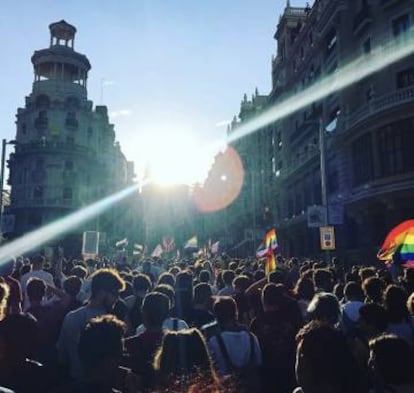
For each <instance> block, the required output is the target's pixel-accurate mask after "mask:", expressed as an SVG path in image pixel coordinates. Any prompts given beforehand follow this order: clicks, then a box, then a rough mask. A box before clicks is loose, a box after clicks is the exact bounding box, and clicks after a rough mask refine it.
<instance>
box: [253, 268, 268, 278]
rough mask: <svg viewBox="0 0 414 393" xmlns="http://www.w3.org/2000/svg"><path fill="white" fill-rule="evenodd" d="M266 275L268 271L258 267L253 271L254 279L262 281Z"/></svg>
mask: <svg viewBox="0 0 414 393" xmlns="http://www.w3.org/2000/svg"><path fill="white" fill-rule="evenodd" d="M265 277H266V273H265V271H264V270H262V269H258V270H256V271H255V272H254V273H253V281H260V280H261V279H262V278H265Z"/></svg>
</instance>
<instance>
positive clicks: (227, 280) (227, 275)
mask: <svg viewBox="0 0 414 393" xmlns="http://www.w3.org/2000/svg"><path fill="white" fill-rule="evenodd" d="M234 277H235V273H234V271H233V270H225V271H224V272H223V282H224V284H225V285H231V284H232V282H233V279H234Z"/></svg>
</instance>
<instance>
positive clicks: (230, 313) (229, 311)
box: [213, 296, 238, 326]
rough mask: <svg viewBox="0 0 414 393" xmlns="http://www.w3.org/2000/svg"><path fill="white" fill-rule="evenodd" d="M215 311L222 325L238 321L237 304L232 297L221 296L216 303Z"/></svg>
mask: <svg viewBox="0 0 414 393" xmlns="http://www.w3.org/2000/svg"><path fill="white" fill-rule="evenodd" d="M213 311H214V315H215V316H216V318H217V322H218V324H219V325H220V326H228V325H234V324H236V323H237V319H238V310H237V304H236V302H235V300H234V299H233V298H232V297H230V296H220V297H219V298H218V299H217V300H216V301H215V303H214V307H213Z"/></svg>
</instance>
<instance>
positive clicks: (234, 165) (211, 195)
mask: <svg viewBox="0 0 414 393" xmlns="http://www.w3.org/2000/svg"><path fill="white" fill-rule="evenodd" d="M243 179H244V170H243V164H242V161H241V159H240V156H239V154H238V153H237V151H236V150H234V149H233V148H232V147H231V146H229V147H227V149H226V150H225V151H224V152H222V153H219V154H218V155H217V156H216V159H215V162H214V164H213V166H212V168H211V170H210V173H209V176H208V178H207V180H206V182H205V183H204V185H203V187H200V188H196V189H195V190H194V194H193V197H194V202H195V204H196V205H197V208H198V209H199V210H200V211H201V212H205V213H206V212H215V211H218V210H221V209H224V208H226V207H227V206H229V205H230V204H231V203H232V202H233V201H234V200H235V199H236V198H237V197H238V195H239V194H240V191H241V188H242V186H243Z"/></svg>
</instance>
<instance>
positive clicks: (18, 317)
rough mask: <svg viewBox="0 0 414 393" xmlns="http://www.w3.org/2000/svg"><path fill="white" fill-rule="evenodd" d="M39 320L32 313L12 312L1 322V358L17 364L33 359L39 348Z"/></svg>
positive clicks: (10, 363) (11, 363)
mask: <svg viewBox="0 0 414 393" xmlns="http://www.w3.org/2000/svg"><path fill="white" fill-rule="evenodd" d="M37 334H38V327H37V321H36V319H35V318H34V317H33V315H31V314H10V315H7V316H6V317H5V318H4V319H3V320H2V321H1V322H0V360H1V361H6V362H7V363H8V364H9V365H17V364H19V363H21V362H24V361H25V359H33V358H34V357H35V355H36V349H37Z"/></svg>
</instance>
